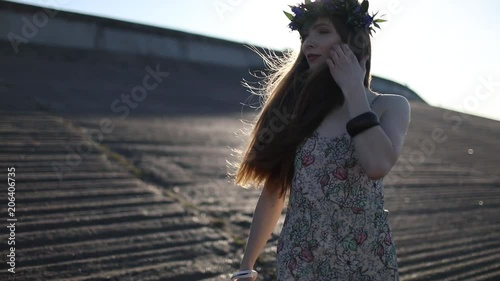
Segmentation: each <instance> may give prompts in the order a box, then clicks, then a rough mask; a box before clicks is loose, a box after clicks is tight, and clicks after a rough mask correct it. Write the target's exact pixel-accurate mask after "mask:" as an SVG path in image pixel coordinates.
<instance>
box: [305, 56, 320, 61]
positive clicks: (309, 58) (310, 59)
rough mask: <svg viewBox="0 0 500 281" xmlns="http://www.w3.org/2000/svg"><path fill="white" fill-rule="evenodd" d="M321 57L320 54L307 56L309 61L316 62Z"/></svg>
mask: <svg viewBox="0 0 500 281" xmlns="http://www.w3.org/2000/svg"><path fill="white" fill-rule="evenodd" d="M319 57H320V55H310V56H307V61H308V62H314V61H315V60H317V59H318V58H319Z"/></svg>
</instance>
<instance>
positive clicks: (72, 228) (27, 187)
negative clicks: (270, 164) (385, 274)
mask: <svg viewBox="0 0 500 281" xmlns="http://www.w3.org/2000/svg"><path fill="white" fill-rule="evenodd" d="M2 52H3V53H1V55H2V57H1V58H2V61H3V62H4V64H5V65H4V67H3V69H2V78H1V80H0V94H2V96H4V97H9V98H6V99H4V102H3V103H2V104H1V105H0V113H1V114H0V164H1V166H2V170H3V171H5V170H6V167H10V166H15V167H16V171H17V172H16V176H17V177H18V182H17V191H18V193H16V200H17V201H16V202H17V204H18V205H17V209H16V215H17V217H18V219H19V221H18V228H16V240H17V241H19V243H18V244H17V245H16V272H17V273H16V275H15V277H16V280H228V276H229V274H230V273H231V272H233V271H235V270H236V269H237V267H238V264H239V262H240V259H241V255H242V254H243V248H244V244H245V242H246V238H247V234H248V230H249V226H250V223H251V218H252V213H253V209H254V206H255V204H256V201H257V199H258V196H259V193H260V191H258V190H245V189H242V188H240V187H237V186H234V185H233V184H231V183H230V182H228V180H227V178H226V172H227V166H226V165H227V164H226V160H229V161H231V160H232V157H231V148H237V147H238V146H240V145H241V144H242V139H240V138H238V137H237V136H236V135H235V134H236V133H239V132H240V129H242V128H243V127H244V126H243V123H242V122H241V120H240V119H244V120H246V121H249V119H250V117H249V116H248V115H240V114H239V112H240V110H241V105H239V104H238V102H237V101H244V100H245V98H241V97H246V96H245V95H244V94H243V93H241V91H240V92H238V94H236V95H239V96H236V97H235V96H233V95H229V94H227V93H231V91H232V90H234V89H237V88H239V87H240V86H239V85H238V84H239V80H238V79H237V78H234V77H241V75H240V74H241V72H236V71H234V70H231V69H217V71H214V70H213V68H212V67H207V66H196V65H182V64H177V63H175V62H165V63H166V65H167V66H168V68H169V71H171V72H172V75H176V74H177V77H190V78H192V79H191V80H189V79H188V80H186V81H184V80H182V79H180V78H179V79H177V78H176V79H174V76H172V77H170V78H172V79H171V80H170V81H169V82H168V83H163V84H161V85H160V86H159V87H158V92H159V93H164V94H165V96H161V95H151V96H150V97H149V98H148V99H146V101H145V102H143V103H140V105H139V106H138V107H137V108H135V109H134V110H131V111H130V114H129V115H128V116H127V117H126V118H123V119H121V118H119V117H120V116H119V114H117V113H113V112H112V111H111V110H110V104H111V103H112V102H113V100H114V99H116V98H117V97H119V95H120V94H121V93H124V92H126V91H130V89H131V87H133V86H134V85H135V84H136V82H137V81H141V78H142V77H143V75H144V73H143V72H144V68H145V67H146V66H147V65H155V63H157V62H159V60H156V59H151V58H150V59H139V58H133V59H132V58H130V57H125V58H121V57H116V56H110V58H108V60H105V59H104V57H102V56H100V55H95V56H91V55H90V54H80V55H78V54H73V53H69V54H66V56H63V55H60V54H58V53H57V52H55V51H54V52H52V51H50V50H44V51H43V52H42V51H40V52H41V53H39V52H38V50H34V49H32V50H29V49H26V53H25V54H24V56H22V57H12V56H10V55H8V54H7V52H6V51H5V49H3V51H2ZM124 61H126V63H125V62H124ZM243 72H244V71H243ZM221 74H222V75H223V76H222V77H225V78H226V79H227V80H228V81H235V80H236V83H233V84H231V83H229V84H226V83H225V82H224V81H225V80H224V79H222V80H217V79H216V77H220V76H221ZM224 75H227V76H224ZM230 75H233V76H230ZM193 77H194V78H193ZM170 78H167V80H168V79H170ZM186 79H187V78H186ZM200 79H204V80H203V81H205V84H200V85H195V86H193V87H195V88H194V89H195V90H196V89H198V90H197V91H194V90H193V91H183V90H186V89H193V88H189V87H188V86H189V85H188V84H189V82H190V81H198V80H200ZM210 81H212V82H210ZM207 83H212V84H207ZM191 84H193V83H191ZM207 85H209V86H207ZM227 85H230V86H227ZM191 86H192V85H191ZM196 87H198V88H196ZM200 89H202V90H204V89H210V91H211V93H212V94H206V93H207V92H203V91H201V90H200ZM240 90H241V89H240ZM225 95H226V96H227V97H226V96H225ZM166 101H168V102H166ZM254 102H255V100H254ZM106 118H107V119H106ZM103 120H111V122H112V124H113V126H112V127H110V126H109V124H108V125H106V121H103ZM103 124H105V125H104V126H103ZM499 128H500V123H499V122H497V121H492V120H488V119H484V118H479V117H473V116H469V115H464V114H459V113H456V112H452V111H447V110H444V109H439V108H433V107H430V106H428V105H425V104H422V103H417V102H413V103H412V123H411V125H410V131H409V133H408V136H407V140H406V143H405V147H404V149H403V152H402V155H401V157H400V159H399V161H398V163H397V164H396V166H395V167H394V168H393V170H392V171H391V173H390V174H389V175H388V176H387V178H386V180H385V181H384V185H385V203H386V205H385V208H386V209H387V210H389V211H390V217H389V220H390V224H391V228H392V230H393V238H394V243H395V245H396V247H397V251H398V263H399V267H400V274H401V280H498V279H499V278H500V263H499V262H498V261H499V260H500V240H499V239H498V233H499V231H500V217H499V216H498V213H499V211H500V173H499V172H498V167H499V166H500V165H499V164H500V163H499V162H500V159H499V157H498V155H499V152H500V151H499V150H500V147H498V145H497V142H498V139H499V137H500V130H499ZM99 132H100V133H99ZM436 132H438V134H441V135H444V136H445V140H444V141H437V139H436V138H435V134H436ZM240 136H241V134H240ZM4 177H7V175H6V173H5V174H4ZM2 202H3V204H4V205H3V206H6V204H7V201H6V199H3V201H2ZM282 223H283V217H282V218H281V220H280V222H279V223H278V225H277V226H276V229H275V231H274V235H273V236H272V237H271V239H270V241H269V243H268V244H267V246H266V249H265V251H264V252H263V254H262V255H261V257H260V258H259V260H258V262H257V267H256V269H257V270H258V271H259V272H261V273H262V274H261V275H260V277H259V281H261V280H273V276H274V257H275V254H274V252H275V248H276V240H277V237H278V234H279V231H280V229H281V226H282ZM1 235H2V237H1V240H2V241H7V237H8V235H10V234H9V233H7V232H5V231H4V232H2V233H1ZM2 243H7V242H2ZM2 249H3V247H2ZM2 253H4V252H2ZM6 255H7V253H5V255H3V257H4V265H6V262H7V259H6ZM13 277H14V276H13V275H10V274H8V273H7V267H6V266H4V267H3V270H2V272H1V275H0V279H2V280H4V279H5V280H14V279H13ZM9 278H10V279H9Z"/></svg>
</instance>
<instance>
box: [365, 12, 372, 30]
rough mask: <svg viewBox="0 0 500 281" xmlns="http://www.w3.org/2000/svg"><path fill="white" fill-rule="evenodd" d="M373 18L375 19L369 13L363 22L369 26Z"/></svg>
mask: <svg viewBox="0 0 500 281" xmlns="http://www.w3.org/2000/svg"><path fill="white" fill-rule="evenodd" d="M372 20H373V18H372V17H370V16H369V15H365V17H364V18H363V23H364V25H365V27H368V26H369V25H370V24H371V23H372Z"/></svg>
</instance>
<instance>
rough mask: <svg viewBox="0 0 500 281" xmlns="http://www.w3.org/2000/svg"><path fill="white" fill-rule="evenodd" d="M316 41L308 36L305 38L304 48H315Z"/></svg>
mask: <svg viewBox="0 0 500 281" xmlns="http://www.w3.org/2000/svg"><path fill="white" fill-rule="evenodd" d="M314 46H315V43H314V41H313V40H311V39H310V37H307V38H306V40H304V48H305V49H311V48H314Z"/></svg>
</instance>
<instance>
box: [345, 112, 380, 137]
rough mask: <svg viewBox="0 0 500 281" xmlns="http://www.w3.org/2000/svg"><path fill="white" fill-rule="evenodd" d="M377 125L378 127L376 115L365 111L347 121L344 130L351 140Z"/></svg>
mask: <svg viewBox="0 0 500 281" xmlns="http://www.w3.org/2000/svg"><path fill="white" fill-rule="evenodd" d="M377 125H380V123H379V120H378V116H377V114H375V112H373V111H367V112H365V113H362V114H360V115H358V116H356V117H354V118H352V119H351V120H349V121H348V122H347V124H346V129H347V133H348V134H349V135H350V136H351V138H353V137H354V136H356V135H357V134H359V133H361V132H363V131H365V130H367V129H369V128H371V127H373V126H377Z"/></svg>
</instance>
